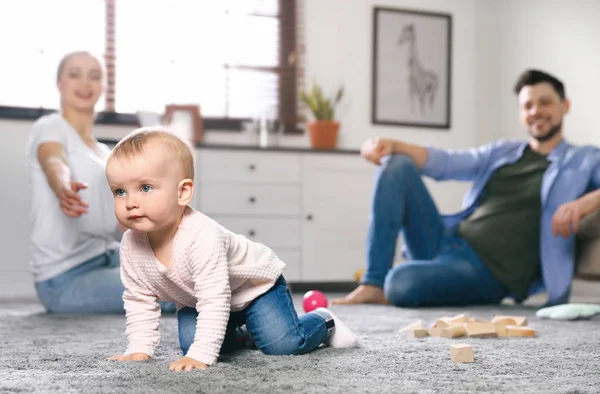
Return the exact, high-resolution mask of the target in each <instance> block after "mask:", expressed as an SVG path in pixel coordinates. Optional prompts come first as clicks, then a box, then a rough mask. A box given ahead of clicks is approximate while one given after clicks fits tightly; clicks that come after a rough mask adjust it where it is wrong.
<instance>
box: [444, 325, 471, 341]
mask: <svg viewBox="0 0 600 394" xmlns="http://www.w3.org/2000/svg"><path fill="white" fill-rule="evenodd" d="M465 335H467V330H466V329H465V325H464V324H455V325H453V326H450V327H446V328H444V329H443V330H442V335H441V336H442V338H458V337H464V336H465Z"/></svg>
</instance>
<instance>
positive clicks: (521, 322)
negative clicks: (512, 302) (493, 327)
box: [492, 315, 527, 326]
mask: <svg viewBox="0 0 600 394" xmlns="http://www.w3.org/2000/svg"><path fill="white" fill-rule="evenodd" d="M506 319H512V320H514V321H515V325H516V326H526V325H527V317H526V316H502V315H498V316H494V318H493V319H492V323H496V322H497V321H501V320H506Z"/></svg>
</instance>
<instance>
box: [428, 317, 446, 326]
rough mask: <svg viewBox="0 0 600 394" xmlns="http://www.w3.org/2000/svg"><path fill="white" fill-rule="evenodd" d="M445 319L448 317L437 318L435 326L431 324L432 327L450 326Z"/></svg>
mask: <svg viewBox="0 0 600 394" xmlns="http://www.w3.org/2000/svg"><path fill="white" fill-rule="evenodd" d="M444 319H448V318H447V317H442V318H441V319H439V320H436V321H435V323H433V326H431V328H437V327H441V328H445V327H448V323H446V321H445V320H444Z"/></svg>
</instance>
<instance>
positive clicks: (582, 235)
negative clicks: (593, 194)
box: [575, 211, 600, 280]
mask: <svg viewBox="0 0 600 394" xmlns="http://www.w3.org/2000/svg"><path fill="white" fill-rule="evenodd" d="M576 250H577V257H576V264H577V266H576V268H575V278H576V279H584V280H600V211H597V212H595V213H592V214H590V215H587V216H586V217H585V218H583V220H582V221H581V223H580V228H579V232H578V234H577V249H576Z"/></svg>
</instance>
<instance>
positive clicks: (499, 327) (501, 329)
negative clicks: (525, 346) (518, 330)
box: [494, 323, 507, 337]
mask: <svg viewBox="0 0 600 394" xmlns="http://www.w3.org/2000/svg"><path fill="white" fill-rule="evenodd" d="M494 326H496V334H498V336H499V337H505V336H507V333H506V325H504V324H500V323H496V324H494Z"/></svg>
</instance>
